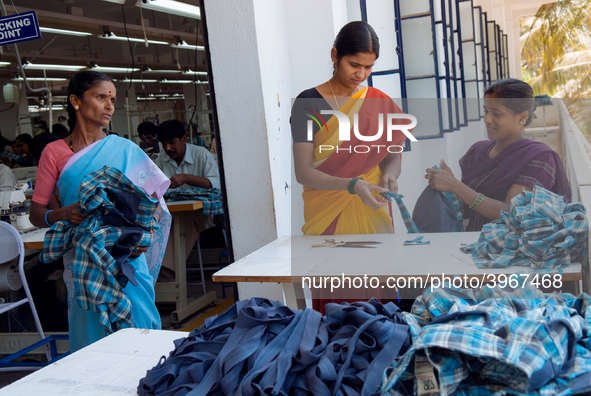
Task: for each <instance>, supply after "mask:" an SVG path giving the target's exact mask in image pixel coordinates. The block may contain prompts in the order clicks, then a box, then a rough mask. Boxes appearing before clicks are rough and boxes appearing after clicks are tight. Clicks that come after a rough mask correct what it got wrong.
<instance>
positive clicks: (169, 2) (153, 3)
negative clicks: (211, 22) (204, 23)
mask: <svg viewBox="0 0 591 396" xmlns="http://www.w3.org/2000/svg"><path fill="white" fill-rule="evenodd" d="M135 6H136V7H140V8H145V9H147V10H153V11H160V12H165V13H167V14H174V15H179V16H183V17H189V18H195V19H201V10H200V9H199V7H197V6H194V5H190V4H186V3H181V2H180V1H174V0H138V1H137V3H136V4H135Z"/></svg>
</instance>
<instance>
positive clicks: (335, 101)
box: [328, 80, 339, 110]
mask: <svg viewBox="0 0 591 396" xmlns="http://www.w3.org/2000/svg"><path fill="white" fill-rule="evenodd" d="M328 87H329V88H330V92H332V97H333V98H334V104H335V105H337V110H338V109H339V104H338V102H337V97H336V95H335V94H334V91H333V90H332V85H330V80H328Z"/></svg>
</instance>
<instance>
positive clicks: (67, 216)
mask: <svg viewBox="0 0 591 396" xmlns="http://www.w3.org/2000/svg"><path fill="white" fill-rule="evenodd" d="M79 207H80V204H79V203H78V202H75V203H73V204H71V205H68V206H65V207H63V208H62V210H63V211H64V213H63V215H64V220H67V221H69V222H70V223H72V224H75V225H78V224H80V223H82V221H83V220H84V216H82V214H81V213H80V212H79V211H78V208H79Z"/></svg>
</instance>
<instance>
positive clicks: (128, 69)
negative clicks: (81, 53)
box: [89, 65, 140, 73]
mask: <svg viewBox="0 0 591 396" xmlns="http://www.w3.org/2000/svg"><path fill="white" fill-rule="evenodd" d="M89 70H92V71H98V72H101V73H131V72H132V71H134V72H136V71H139V70H140V69H138V68H134V69H132V68H131V67H101V66H98V65H94V66H93V67H91V68H90V69H89Z"/></svg>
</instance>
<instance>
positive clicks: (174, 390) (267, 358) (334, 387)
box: [138, 298, 410, 396]
mask: <svg viewBox="0 0 591 396" xmlns="http://www.w3.org/2000/svg"><path fill="white" fill-rule="evenodd" d="M326 312H327V314H326V316H324V317H323V316H321V314H320V313H318V312H316V311H314V310H310V309H305V310H300V311H294V310H292V309H290V308H289V307H287V306H284V305H283V304H281V303H280V302H276V301H269V300H267V299H260V298H253V299H250V300H245V301H239V302H238V303H236V304H235V305H234V306H232V308H230V309H229V310H228V311H227V312H225V313H224V314H222V315H220V316H218V317H215V318H210V319H208V320H207V321H206V322H205V324H204V325H203V326H202V327H201V328H199V329H196V330H193V331H192V332H191V333H190V334H189V336H188V337H187V338H184V339H180V340H177V341H175V346H176V348H175V349H174V350H173V351H172V352H171V353H170V356H169V357H168V358H164V357H163V358H162V359H161V361H160V362H159V363H158V364H157V365H156V366H155V367H154V368H152V369H151V370H149V371H148V373H147V375H146V377H145V378H143V379H142V380H141V381H140V384H139V387H138V394H139V395H140V396H144V395H176V396H180V395H199V396H205V395H262V394H265V395H266V394H273V395H310V394H312V395H315V396H325V395H326V396H328V395H351V396H352V395H368V396H369V395H379V394H380V390H381V385H382V374H383V372H384V369H385V368H386V367H388V366H389V365H390V364H391V363H392V361H393V359H394V358H396V357H398V356H399V355H401V354H403V353H404V352H406V350H408V348H409V346H410V336H409V333H408V326H407V325H405V324H403V322H402V315H401V312H400V310H398V308H397V307H396V306H395V305H394V304H393V303H388V304H385V305H383V304H381V303H380V302H379V301H377V300H375V299H372V300H370V301H368V302H356V303H352V304H347V303H343V304H327V306H326Z"/></svg>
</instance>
